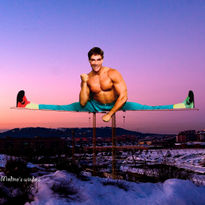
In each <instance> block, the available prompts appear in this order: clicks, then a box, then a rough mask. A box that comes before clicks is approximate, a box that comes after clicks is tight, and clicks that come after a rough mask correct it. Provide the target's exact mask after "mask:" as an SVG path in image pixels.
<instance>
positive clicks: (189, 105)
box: [184, 90, 195, 108]
mask: <svg viewBox="0 0 205 205" xmlns="http://www.w3.org/2000/svg"><path fill="white" fill-rule="evenodd" d="M184 104H185V106H186V108H195V104H194V92H193V91H192V90H190V91H189V94H188V97H187V98H186V100H185V101H184Z"/></svg>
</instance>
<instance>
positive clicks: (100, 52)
mask: <svg viewBox="0 0 205 205" xmlns="http://www.w3.org/2000/svg"><path fill="white" fill-rule="evenodd" d="M92 55H101V57H102V58H104V51H103V50H102V49H101V48H98V47H93V48H91V49H90V50H89V52H88V59H89V60H90V58H91V56H92Z"/></svg>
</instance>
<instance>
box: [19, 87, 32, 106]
mask: <svg viewBox="0 0 205 205" xmlns="http://www.w3.org/2000/svg"><path fill="white" fill-rule="evenodd" d="M29 103H30V101H28V100H27V98H26V96H25V92H24V90H20V91H19V92H18V94H17V98H16V107H26V105H28V104H29Z"/></svg>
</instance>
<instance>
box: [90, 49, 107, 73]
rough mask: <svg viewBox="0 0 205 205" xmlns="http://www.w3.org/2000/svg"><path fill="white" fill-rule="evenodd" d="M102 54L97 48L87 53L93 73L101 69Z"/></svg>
mask: <svg viewBox="0 0 205 205" xmlns="http://www.w3.org/2000/svg"><path fill="white" fill-rule="evenodd" d="M103 57H104V52H103V50H101V49H100V48H98V47H94V48H92V49H91V50H90V51H89V52H88V59H89V62H90V65H91V67H92V69H93V71H94V72H99V71H100V69H101V68H102V63H103Z"/></svg>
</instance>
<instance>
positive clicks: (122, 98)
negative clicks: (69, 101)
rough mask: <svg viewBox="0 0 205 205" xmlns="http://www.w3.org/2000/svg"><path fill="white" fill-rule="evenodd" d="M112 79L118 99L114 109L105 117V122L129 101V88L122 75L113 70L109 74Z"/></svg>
mask: <svg viewBox="0 0 205 205" xmlns="http://www.w3.org/2000/svg"><path fill="white" fill-rule="evenodd" d="M108 75H109V77H110V78H111V80H112V82H113V85H114V88H115V91H116V92H117V95H118V98H117V101H116V102H115V105H114V106H113V108H112V109H111V110H110V111H109V112H108V113H107V114H106V115H104V116H103V121H105V122H108V121H109V120H110V118H111V117H112V115H113V114H114V113H115V112H117V111H118V110H119V109H120V108H121V107H122V106H123V105H124V104H125V102H126V101H127V86H126V83H125V81H124V79H123V77H122V75H121V74H120V73H119V72H118V71H117V70H115V69H111V70H110V71H109V73H108Z"/></svg>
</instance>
